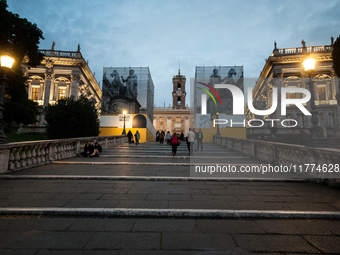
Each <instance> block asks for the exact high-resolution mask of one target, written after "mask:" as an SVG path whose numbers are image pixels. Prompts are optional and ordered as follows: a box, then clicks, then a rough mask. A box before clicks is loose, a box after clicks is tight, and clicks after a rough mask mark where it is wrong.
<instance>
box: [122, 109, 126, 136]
mask: <svg viewBox="0 0 340 255" xmlns="http://www.w3.org/2000/svg"><path fill="white" fill-rule="evenodd" d="M123 115H124V129H123V133H122V135H126V131H125V115H126V111H123Z"/></svg>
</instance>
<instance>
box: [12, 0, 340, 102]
mask: <svg viewBox="0 0 340 255" xmlns="http://www.w3.org/2000/svg"><path fill="white" fill-rule="evenodd" d="M7 4H8V6H9V8H8V10H9V11H11V12H13V13H17V14H19V15H20V17H22V18H27V19H28V20H29V21H30V22H32V23H36V24H37V26H38V27H39V28H40V29H41V30H42V31H43V34H44V37H45V40H43V41H41V43H40V46H39V47H40V49H51V45H52V42H53V41H55V42H56V46H55V49H56V50H65V51H76V50H77V45H78V44H80V46H81V53H82V55H83V57H84V58H85V59H86V60H89V66H90V68H91V70H92V72H95V77H96V79H97V81H98V82H100V83H102V74H103V67H104V66H105V67H111V66H112V67H125V66H127V67H129V66H143V67H149V68H150V72H151V75H152V79H153V82H154V85H155V105H156V106H163V105H164V103H165V105H166V106H168V105H169V104H171V103H172V96H171V92H172V77H173V75H176V74H177V73H178V67H179V62H180V68H181V73H182V74H183V75H185V76H186V78H187V84H188V85H187V88H189V83H190V78H193V77H194V75H195V67H196V66H220V65H221V66H234V65H238V66H244V75H245V78H258V77H259V74H260V72H261V70H262V68H263V66H264V64H265V58H268V56H269V55H270V54H271V53H272V51H273V48H274V41H275V40H276V42H277V47H278V48H292V47H301V40H302V39H304V40H305V41H306V46H317V45H329V44H330V41H331V40H330V37H331V36H333V37H334V38H337V37H338V36H339V33H340V18H339V17H340V1H338V0H334V1H329V0H327V1H320V0H317V1H302V0H300V1H296V0H294V1H246V0H243V1H242V0H241V1H228V0H221V1H218V0H209V1H205V0H201V1H195V0H175V1H171V0H167V1H163V0H141V1H132V0H124V1H118V0H98V1H93V0H91V1H90V0H58V1H57V0H8V1H7ZM189 98H190V97H187V101H188V100H189Z"/></svg>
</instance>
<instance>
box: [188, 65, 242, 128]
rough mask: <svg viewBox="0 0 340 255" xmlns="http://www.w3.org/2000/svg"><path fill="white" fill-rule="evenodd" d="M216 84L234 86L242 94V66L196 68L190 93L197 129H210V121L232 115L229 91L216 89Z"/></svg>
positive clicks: (231, 97)
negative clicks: (219, 116)
mask: <svg viewBox="0 0 340 255" xmlns="http://www.w3.org/2000/svg"><path fill="white" fill-rule="evenodd" d="M217 84H230V85H235V86H237V87H238V88H239V89H240V90H241V91H242V92H244V79H243V66H197V67H196V72H195V79H194V84H192V85H191V91H192V92H193V93H192V94H193V98H192V99H193V105H194V110H195V117H196V127H197V128H210V127H211V121H212V120H213V119H216V118H218V115H228V114H232V113H233V96H232V94H231V92H230V90H229V89H226V88H218V85H217ZM202 102H204V103H202ZM202 108H203V109H202ZM202 112H204V114H202Z"/></svg>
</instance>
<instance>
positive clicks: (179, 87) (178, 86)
mask: <svg viewBox="0 0 340 255" xmlns="http://www.w3.org/2000/svg"><path fill="white" fill-rule="evenodd" d="M177 89H178V90H181V89H182V87H181V83H180V82H179V83H178V84H177Z"/></svg>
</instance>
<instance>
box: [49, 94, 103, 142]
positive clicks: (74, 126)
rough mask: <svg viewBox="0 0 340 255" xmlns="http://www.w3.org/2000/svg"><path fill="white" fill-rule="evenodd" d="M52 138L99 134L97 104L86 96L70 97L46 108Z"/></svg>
mask: <svg viewBox="0 0 340 255" xmlns="http://www.w3.org/2000/svg"><path fill="white" fill-rule="evenodd" d="M45 120H46V122H47V124H48V126H47V132H48V135H49V137H50V139H61V138H74V137H87V136H98V134H99V119H98V111H97V109H96V107H95V104H94V103H93V102H92V101H90V100H88V99H87V98H86V97H84V96H81V97H80V98H79V99H78V100H75V99H74V97H73V96H72V97H69V98H65V99H61V100H59V101H57V103H56V104H55V105H49V106H48V107H46V108H45Z"/></svg>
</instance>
